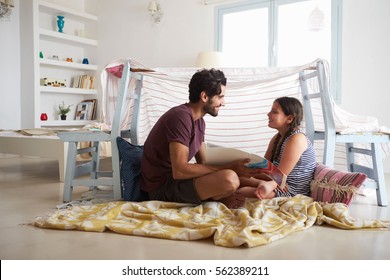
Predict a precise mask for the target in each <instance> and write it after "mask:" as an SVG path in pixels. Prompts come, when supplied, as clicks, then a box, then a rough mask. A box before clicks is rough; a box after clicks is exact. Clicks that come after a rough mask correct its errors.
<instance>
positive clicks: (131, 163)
mask: <svg viewBox="0 0 390 280" xmlns="http://www.w3.org/2000/svg"><path fill="white" fill-rule="evenodd" d="M116 142H117V145H118V151H119V160H120V177H121V186H122V192H123V199H124V200H125V201H144V200H148V196H147V193H145V192H143V191H142V190H141V186H140V178H141V158H142V153H143V150H144V148H143V146H137V145H133V144H131V143H129V142H128V141H126V140H124V139H123V138H121V137H117V138H116Z"/></svg>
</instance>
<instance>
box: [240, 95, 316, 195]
mask: <svg viewBox="0 0 390 280" xmlns="http://www.w3.org/2000/svg"><path fill="white" fill-rule="evenodd" d="M302 119H303V108H302V104H301V102H300V101H299V100H298V99H296V98H293V97H280V98H277V99H276V100H275V101H274V103H273V105H272V108H271V111H270V112H269V113H268V126H269V127H271V128H274V129H276V130H277V131H278V133H277V134H276V135H275V136H274V137H273V138H272V139H271V141H270V143H269V145H268V149H267V151H266V153H265V156H264V157H265V158H266V159H268V160H269V161H271V162H272V163H274V164H275V165H276V166H277V167H278V168H279V169H280V170H281V171H282V172H283V173H284V174H286V175H287V187H286V188H284V189H283V190H280V189H278V186H277V184H276V183H275V182H274V181H272V180H270V179H269V178H268V177H266V176H264V175H259V176H258V177H256V178H242V177H241V178H240V188H239V189H238V190H237V193H239V194H242V195H243V196H245V197H255V198H256V197H257V198H259V199H265V198H273V197H278V196H294V195H297V194H304V195H310V182H311V180H312V179H313V174H314V169H315V167H316V165H317V162H316V157H315V153H314V149H313V145H312V144H311V142H310V141H309V139H308V138H307V136H306V135H305V134H303V133H302V132H301V130H300V129H299V126H300V124H301V121H302Z"/></svg>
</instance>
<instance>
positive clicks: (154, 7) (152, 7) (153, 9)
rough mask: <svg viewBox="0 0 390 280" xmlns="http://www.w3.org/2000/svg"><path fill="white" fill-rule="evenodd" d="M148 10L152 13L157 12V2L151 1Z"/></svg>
mask: <svg viewBox="0 0 390 280" xmlns="http://www.w3.org/2000/svg"><path fill="white" fill-rule="evenodd" d="M148 10H149V11H150V12H156V11H157V2H156V1H150V3H149V7H148Z"/></svg>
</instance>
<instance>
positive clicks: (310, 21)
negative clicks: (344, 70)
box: [216, 0, 341, 100]
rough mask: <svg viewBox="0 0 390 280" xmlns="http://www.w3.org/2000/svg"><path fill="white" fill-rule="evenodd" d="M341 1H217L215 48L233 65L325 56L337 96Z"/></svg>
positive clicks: (301, 60) (295, 61) (287, 62)
mask: <svg viewBox="0 0 390 280" xmlns="http://www.w3.org/2000/svg"><path fill="white" fill-rule="evenodd" d="M340 7H341V1H340V0H251V1H245V2H238V3H234V4H230V5H224V6H220V7H217V8H216V18H217V20H216V24H217V26H216V30H217V32H216V33H217V34H216V35H217V38H216V46H217V50H218V51H221V52H222V53H223V54H224V57H225V59H226V63H227V65H228V66H232V67H255V66H293V65H301V64H304V63H307V62H310V61H312V60H314V59H316V58H319V57H320V58H324V59H326V60H327V61H329V63H330V65H331V84H332V85H331V86H332V92H333V93H334V96H335V98H336V100H337V99H338V97H339V94H338V93H339V88H340V83H339V82H338V81H339V80H340V79H339V73H340V65H339V63H340V58H339V57H340V55H339V54H340V49H341V42H340V41H341V40H340V38H339V34H340V32H339V31H340V30H341V26H340V24H339V23H340V22H341V21H340V18H339V17H340V14H341V13H340V9H341V8H340ZM322 16H324V17H323V19H324V21H321V17H322ZM322 23H324V24H322Z"/></svg>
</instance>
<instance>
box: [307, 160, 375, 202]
mask: <svg viewBox="0 0 390 280" xmlns="http://www.w3.org/2000/svg"><path fill="white" fill-rule="evenodd" d="M366 178H367V175H366V174H363V173H358V172H347V171H341V170H336V169H333V168H330V167H328V166H325V165H323V164H318V165H317V167H316V169H315V171H314V179H313V181H312V182H311V184H310V186H311V197H312V198H313V199H314V200H316V201H322V202H329V203H335V202H341V203H344V204H346V205H348V206H349V205H350V204H351V202H352V199H353V198H354V196H355V195H356V193H357V190H358V189H359V188H360V186H361V185H362V183H363V182H364V180H366Z"/></svg>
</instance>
